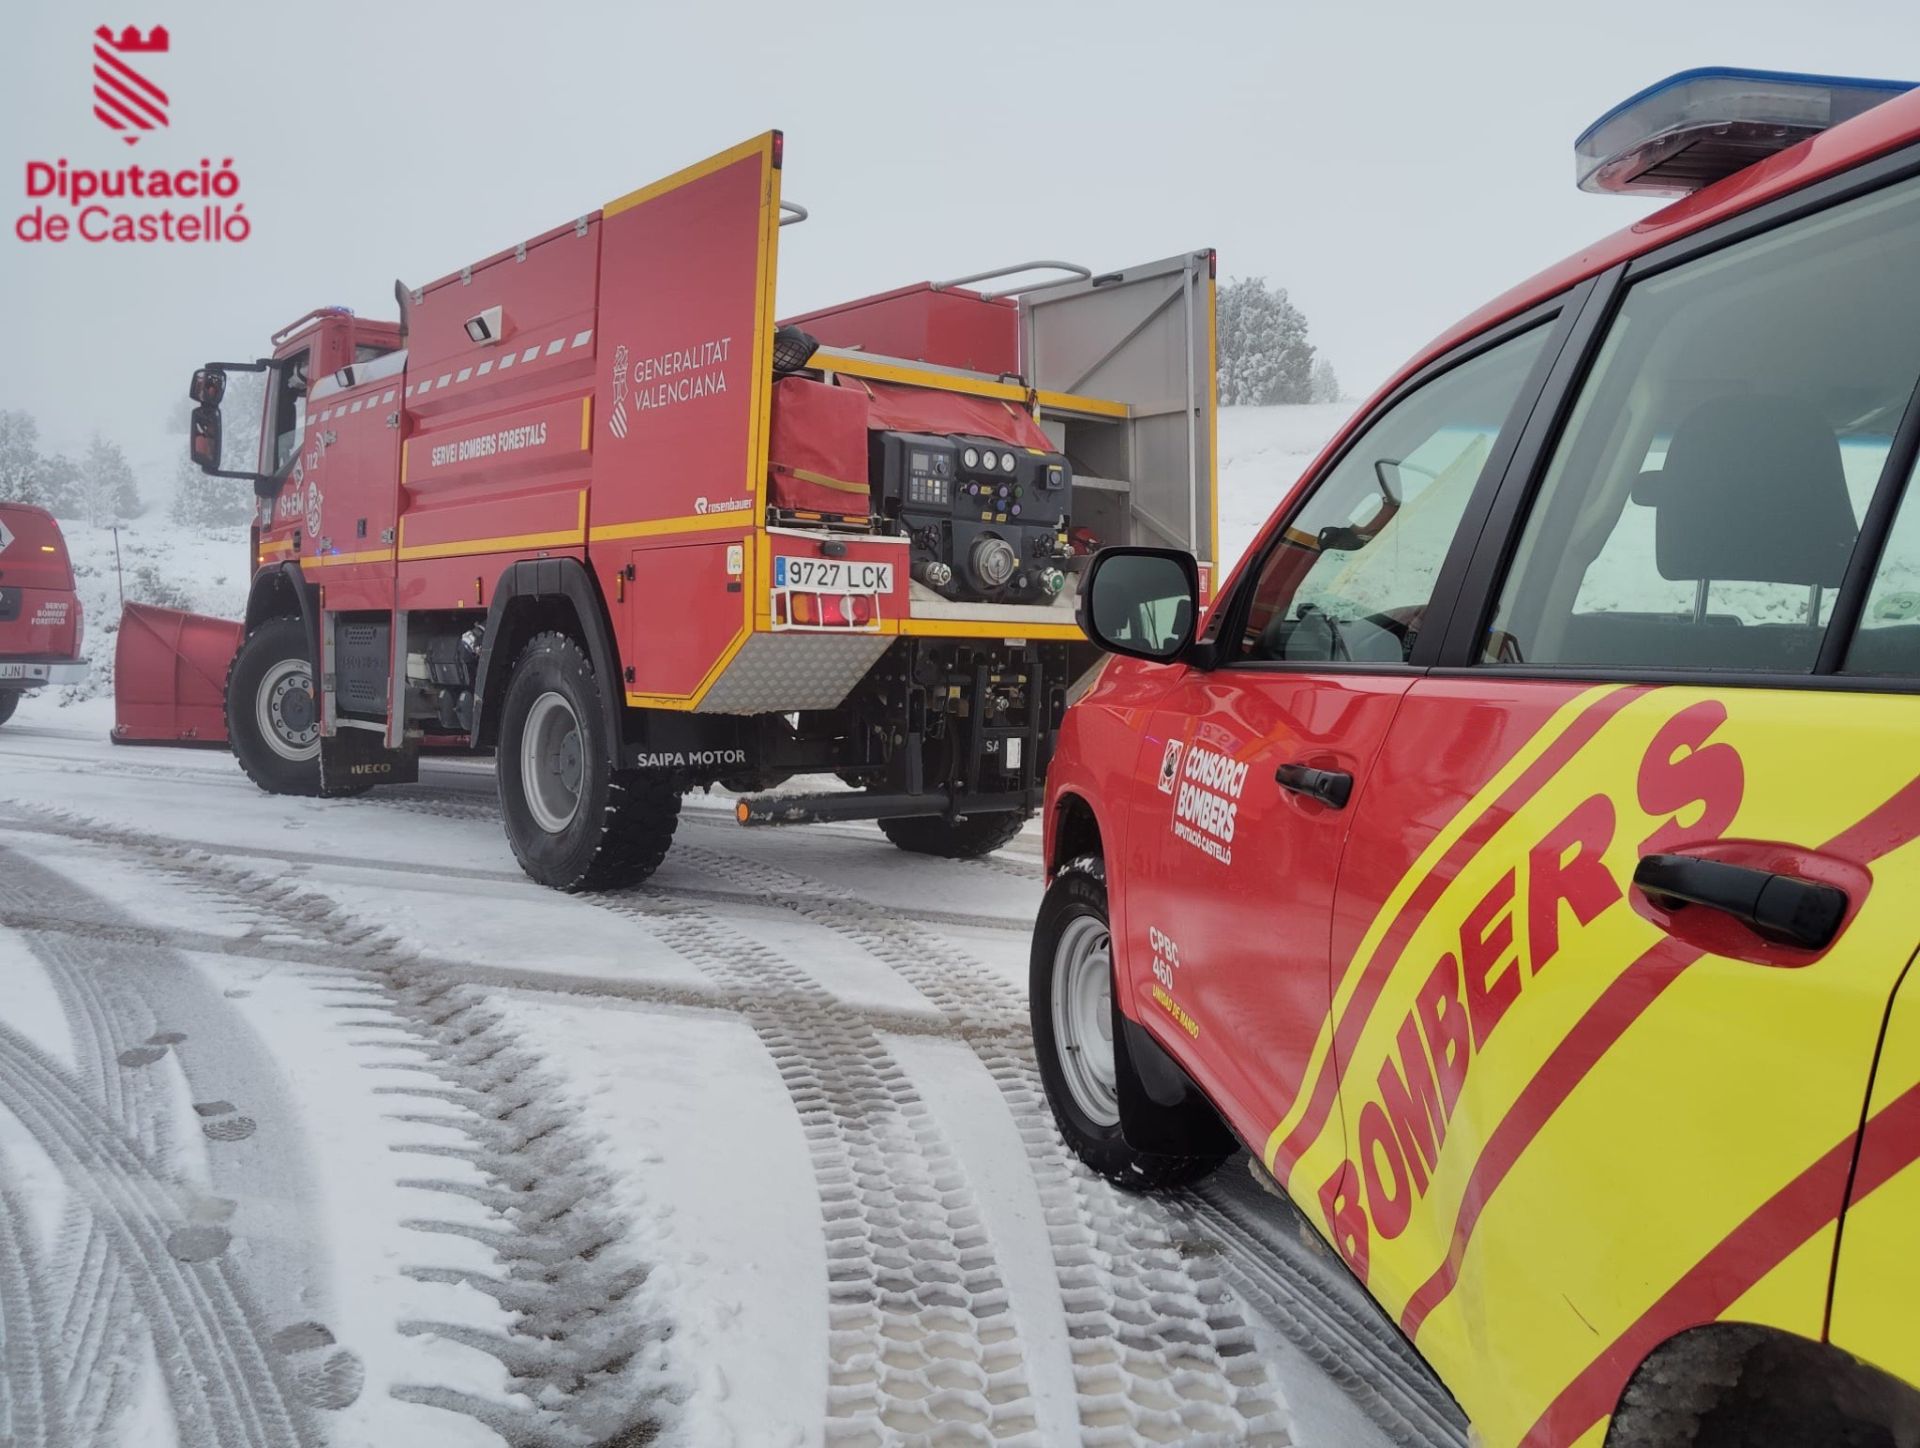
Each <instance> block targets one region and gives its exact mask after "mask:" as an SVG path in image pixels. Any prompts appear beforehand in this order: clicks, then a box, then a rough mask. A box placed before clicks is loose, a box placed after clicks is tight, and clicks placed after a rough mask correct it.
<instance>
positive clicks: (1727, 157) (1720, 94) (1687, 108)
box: [1573, 66, 1914, 196]
mask: <svg viewBox="0 0 1920 1448" xmlns="http://www.w3.org/2000/svg"><path fill="white" fill-rule="evenodd" d="M1913 88H1914V83H1913V82H1912V81H1904V80H1857V79H1852V78H1849V77H1845V76H1828V75H1797V74H1794V73H1793V72H1790V71H1777V70H1740V69H1736V68H1733V67H1718V66H1716V67H1709V68H1705V69H1701V70H1683V71H1681V72H1680V73H1679V74H1678V75H1671V76H1668V77H1667V78H1666V79H1665V80H1663V81H1657V82H1655V83H1654V84H1653V85H1650V86H1648V87H1647V88H1646V89H1645V90H1643V91H1641V92H1640V93H1639V94H1638V95H1636V96H1632V97H1630V98H1628V99H1627V100H1624V101H1622V102H1621V103H1620V104H1619V105H1617V106H1615V107H1614V108H1613V109H1612V110H1610V111H1608V112H1607V113H1606V114H1605V115H1604V116H1602V117H1600V119H1599V120H1597V121H1595V122H1594V123H1593V124H1592V125H1591V126H1588V127H1587V129H1586V130H1585V131H1583V132H1582V133H1581V135H1580V139H1579V140H1577V141H1575V142H1574V143H1573V155H1574V179H1575V180H1576V181H1577V182H1578V183H1579V185H1580V189H1581V190H1582V191H1612V192H1635V193H1640V194H1642V195H1648V196H1684V195H1687V194H1688V193H1689V192H1693V191H1698V190H1699V189H1700V188H1701V187H1702V186H1707V185H1710V184H1712V183H1713V182H1715V181H1718V180H1719V179H1720V178H1721V177H1723V176H1731V175H1732V174H1733V173H1734V172H1735V171H1740V170H1744V169H1745V168H1746V167H1748V166H1751V165H1752V164H1753V163H1754V162H1756V161H1759V160H1763V159H1765V158H1766V157H1768V156H1771V155H1773V154H1775V153H1776V152H1779V151H1784V150H1786V149H1787V147H1789V146H1792V145H1795V144H1797V143H1798V142H1801V141H1804V140H1806V139H1807V137H1809V136H1815V135H1818V134H1819V133H1820V132H1822V131H1824V130H1827V129H1828V128H1830V127H1832V126H1837V125H1839V124H1840V123H1841V122H1842V121H1850V120H1852V119H1853V118H1854V117H1855V116H1857V115H1860V114H1862V113H1863V112H1865V111H1869V110H1872V109H1873V108H1874V107H1875V106H1877V105H1879V104H1880V103H1881V102H1882V101H1890V100H1892V99H1893V98H1894V97H1895V96H1899V95H1903V94H1905V93H1906V92H1907V91H1910V90H1912V89H1913Z"/></svg>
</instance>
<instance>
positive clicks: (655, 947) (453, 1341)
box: [0, 701, 1461, 1448]
mask: <svg viewBox="0 0 1920 1448" xmlns="http://www.w3.org/2000/svg"><path fill="white" fill-rule="evenodd" d="M103 724H104V715H103V714H102V712H101V708H100V704H99V703H98V702H94V701H88V702H84V703H80V704H76V705H73V706H71V707H70V708H69V709H66V710H53V709H48V710H35V711H33V712H32V713H28V712H25V711H23V712H22V713H21V714H20V715H19V716H17V717H16V719H15V720H14V721H13V723H11V724H10V725H8V726H7V727H6V729H5V730H4V731H0V962H3V963H4V965H5V968H6V974H7V977H8V980H9V989H8V991H7V994H6V999H5V1003H4V1004H0V1108H4V1109H0V1184H3V1185H0V1268H3V1267H4V1265H5V1264H6V1263H8V1262H10V1261H17V1262H20V1263H22V1264H24V1271H25V1274H26V1276H27V1278H28V1279H29V1280H30V1281H32V1282H33V1283H34V1284H36V1286H35V1290H34V1291H33V1292H30V1293H28V1294H26V1295H25V1296H24V1297H20V1296H17V1295H0V1369H3V1370H0V1440H4V1439H6V1438H7V1437H8V1436H9V1435H11V1438H12V1440H13V1441H14V1442H15V1443H16V1444H35V1445H56V1444H57V1445H65V1444H68V1443H75V1444H78V1443H100V1444H103V1445H113V1448H122V1445H127V1444H135V1443H149V1442H152V1443H169V1442H179V1443H183V1444H193V1445H195V1448H199V1445H201V1444H211V1445H217V1448H218V1445H234V1448H241V1445H245V1448H258V1445H265V1444H280V1443H289V1444H302V1445H314V1448H320V1445H329V1444H338V1445H343V1448H344V1445H360V1444H365V1443H392V1442H409V1443H417V1444H422V1445H438V1444H455V1445H464V1444H479V1443H497V1442H502V1441H504V1442H509V1443H514V1444H520V1443H526V1444H554V1445H568V1448H575V1445H586V1444H601V1443H605V1444H626V1443H638V1442H642V1441H659V1442H663V1443H671V1444H685V1445H690V1448H707V1445H724V1444H738V1445H743V1448H746V1445H759V1444H781V1443H788V1444H796V1445H814V1444H820V1445H826V1444H842V1443H860V1442H873V1443H880V1442H914V1441H921V1440H922V1439H924V1438H927V1437H931V1436H934V1435H942V1436H943V1438H944V1436H945V1435H948V1434H950V1433H953V1432H956V1431H958V1432H963V1433H965V1434H967V1435H970V1436H971V1437H973V1438H977V1439H978V1440H979V1441H995V1442H1004V1443H1022V1444H1038V1443H1055V1442H1078V1441H1100V1442H1111V1443H1151V1442H1191V1441H1218V1442H1266V1443H1282V1442H1285V1443H1292V1444H1296V1445H1303V1448H1304V1445H1341V1448H1346V1445H1356V1448H1368V1445H1374V1444H1381V1443H1385V1442H1389V1441H1404V1442H1442V1443H1452V1442H1458V1441H1460V1431H1461V1430H1460V1428H1459V1425H1458V1424H1457V1422H1455V1421H1454V1419H1453V1418H1452V1417H1451V1416H1450V1414H1449V1412H1448V1409H1447V1406H1446V1404H1445V1402H1444V1399H1443V1398H1441V1397H1440V1396H1439V1395H1438V1394H1437V1391H1436V1390H1435V1389H1433V1388H1432V1387H1431V1385H1430V1384H1424V1383H1423V1382H1422V1380H1421V1379H1420V1378H1419V1376H1418V1375H1417V1372H1415V1371H1414V1370H1413V1369H1411V1368H1410V1367H1409V1364H1408V1359H1407V1354H1406V1349H1405V1348H1404V1346H1403V1345H1402V1344H1401V1343H1400V1342H1399V1340H1398V1339H1397V1337H1395V1335H1394V1334H1393V1332H1392V1329H1391V1328H1390V1327H1388V1326H1386V1325H1385V1324H1384V1323H1382V1322H1381V1321H1380V1320H1379V1319H1378V1317H1377V1316H1375V1315H1373V1314H1372V1313H1371V1311H1370V1309H1369V1308H1367V1306H1366V1305H1365V1304H1364V1302H1362V1301H1361V1300H1360V1299H1359V1298H1358V1297H1357V1296H1356V1295H1355V1294H1354V1292H1353V1289H1352V1288H1351V1286H1350V1285H1349V1284H1347V1282H1346V1281H1345V1279H1344V1277H1343V1275H1342V1273H1341V1270H1340V1268H1339V1267H1338V1265H1337V1263H1335V1262H1334V1261H1333V1260H1332V1258H1331V1256H1330V1254H1328V1253H1326V1252H1325V1251H1324V1250H1320V1251H1316V1250H1314V1249H1313V1247H1312V1246H1311V1245H1309V1242H1308V1238H1307V1236H1306V1234H1305V1233H1304V1232H1303V1229H1302V1227H1301V1224H1300V1222H1299V1220H1298V1219H1297V1218H1296V1217H1295V1216H1293V1215H1292V1214H1291V1213H1290V1212H1289V1211H1288V1210H1287V1209H1286V1208H1284V1207H1283V1206H1282V1205H1281V1204H1279V1203H1277V1202H1275V1201H1274V1200H1273V1199H1271V1198H1269V1197H1266V1196H1264V1195H1263V1194H1262V1193H1261V1192H1260V1191H1259V1190H1258V1188H1257V1187H1256V1186H1255V1185H1254V1184H1253V1183H1252V1181H1251V1180H1250V1178H1248V1177H1247V1175H1246V1172H1245V1168H1244V1165H1242V1164H1239V1163H1229V1164H1228V1165H1227V1166H1226V1167H1224V1168H1223V1169H1222V1171H1221V1172H1220V1173H1219V1174H1218V1175H1217V1176H1216V1178H1214V1179H1213V1180H1212V1181H1211V1182H1209V1183H1208V1184H1207V1185H1206V1186H1205V1187H1204V1188H1202V1189H1201V1190H1200V1191H1197V1192H1190V1193H1184V1194H1180V1195H1177V1196H1175V1197H1172V1198H1168V1199H1160V1200H1146V1199H1140V1198H1134V1197H1129V1196H1125V1195H1122V1194H1120V1193H1118V1192H1116V1191H1115V1190H1113V1189H1112V1188H1111V1187H1109V1186H1107V1185H1106V1184H1105V1183H1103V1182H1100V1181H1098V1180H1097V1179H1095V1178H1093V1177H1091V1176H1090V1175H1088V1174H1087V1173H1086V1172H1084V1171H1083V1170H1081V1169H1080V1168H1079V1167H1078V1166H1077V1165H1076V1164H1075V1163H1074V1162H1073V1160H1072V1159H1071V1158H1070V1156H1069V1155H1068V1154H1067V1153H1066V1151H1065V1149H1064V1147H1063V1146H1062V1144H1061V1142H1060V1139H1059V1137H1058V1135H1057V1134H1056V1133H1055V1132H1054V1130H1053V1128H1052V1126H1051V1122H1050V1119H1049V1117H1048V1115H1047V1113H1046V1108H1045V1105H1044V1101H1043V1099H1042V1097H1041V1094H1040V1089H1039V1083H1038V1080H1037V1076H1036V1074H1035V1070H1034V1064H1033V1058H1032V1052H1031V1046H1030V1043H1029V1040H1028V1036H1027V1029H1026V1022H1025V1010H1024V980H1025V972H1026V955H1027V948H1028V929H1029V927H1030V924H1031V920H1032V916H1033V912H1034V910H1035V908H1036V906H1037V904H1038V900H1039V895H1040V879H1039V870H1038V858H1037V854H1036V842H1035V841H1034V840H1033V839H1032V838H1031V837H1030V836H1023V837H1021V838H1020V839H1017V840H1015V841H1014V842H1013V844H1012V845H1011V846H1010V847H1009V848H1008V849H1006V850H1003V851H1001V852H1000V853H999V854H997V855H995V856H993V857H991V858H990V859H988V860H985V861H980V862H974V863H970V864H956V863H954V862H948V861H938V860H930V859H920V858H915V857H910V856H906V855H903V854H901V853H899V852H898V851H895V850H893V849H892V848H891V846H889V845H887V844H886V843H885V841H884V840H883V839H882V838H881V837H880V836H879V835H878V833H877V832H876V831H874V830H873V829H872V828H871V827H867V826H856V825H838V826H828V827H821V828H816V829H807V830H799V831H744V830H739V829H738V828H737V827H734V826H732V825H731V824H730V823H729V822H728V821H727V818H726V816H725V814H724V812H723V810H722V809H721V808H720V804H721V802H720V801H718V800H717V799H716V800H712V801H707V800H703V799H702V798H700V797H698V796H696V797H695V798H694V799H693V800H690V801H689V802H688V808H687V810H686V812H685V817H684V820H683V823H682V825H681V828H680V831H679V836H678V839H677V841H676V845H675V850H674V853H673V854H672V855H671V856H669V859H668V862H667V864H666V866H665V867H664V868H663V869H662V870H661V871H660V873H659V875H658V876H656V878H655V879H654V880H653V881H652V882H650V883H649V884H648V885H646V886H643V887H641V888H639V889H636V890H632V891H626V892H621V893H618V894H615V895H611V896H604V897H593V898H587V897H565V896H560V895H557V894H554V893H552V892H548V891H543V890H540V889H537V888H535V887H534V886H532V885H531V884H529V883H528V882H527V881H526V880H525V879H524V878H523V877H522V876H521V875H520V874H519V872H518V870H517V869H516V868H515V866H514V862H513V859H512V856H511V853H510V851H509V850H508V848H507V845H506V842H505V839H504V837H503V835H502V833H501V830H500V826H499V822H498V819H497V817H496V807H495V803H494V800H493V797H492V787H493V786H492V779H491V774H490V770H489V769H488V768H487V767H486V766H485V765H484V763H482V762H477V761H471V760H448V761H438V762H434V763H431V764H429V765H427V766H426V770H425V775H424V777H423V780H422V783H421V784H419V785H417V786H410V787H403V788H397V789H393V790H387V791H379V792H376V793H374V794H371V795H369V796H367V797H365V798H364V799H358V800H350V801H318V800H300V799H285V798H273V797H269V796H267V795H264V794H261V793H260V792H258V791H257V790H255V789H254V788H253V787H252V786H251V785H249V784H247V783H246V782H245V780H244V779H242V778H241V777H240V775H239V774H238V771H237V770H236V768H235V767H234V766H233V764H232V762H231V760H230V759H229V758H228V757H227V756H226V755H225V754H224V753H223V752H220V751H212V750H175V749H132V748H119V747H115V746H113V745H112V744H110V743H108V742H107V740H106V737H105V730H104V727H102V726H103ZM83 1142H87V1143H94V1144H96V1145H94V1146H92V1147H86V1148H83V1146H82V1143H83ZM87 1150H93V1151H95V1152H96V1154H97V1155H98V1157H99V1159H98V1160H96V1161H93V1164H92V1165H88V1162H89V1160H90V1158H89V1157H88V1156H87V1155H85V1152H86V1151H87ZM15 1207H17V1208H18V1209H17V1210H15V1209H14V1208H15ZM26 1345H30V1346H31V1350H29V1346H26Z"/></svg>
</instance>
